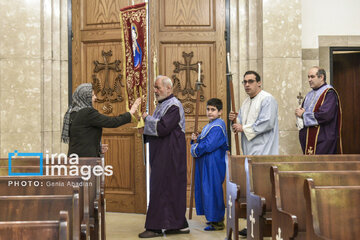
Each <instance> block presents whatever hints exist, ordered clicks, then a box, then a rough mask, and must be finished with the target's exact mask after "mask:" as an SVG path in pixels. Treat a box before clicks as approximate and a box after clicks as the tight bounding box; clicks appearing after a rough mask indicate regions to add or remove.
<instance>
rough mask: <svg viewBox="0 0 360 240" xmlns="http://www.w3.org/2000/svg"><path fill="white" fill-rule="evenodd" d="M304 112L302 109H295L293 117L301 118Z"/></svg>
mask: <svg viewBox="0 0 360 240" xmlns="http://www.w3.org/2000/svg"><path fill="white" fill-rule="evenodd" d="M304 112H305V109H304V108H297V109H296V110H295V115H296V116H297V117H300V118H301V117H302V115H303V114H304Z"/></svg>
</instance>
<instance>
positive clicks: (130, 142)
mask: <svg viewBox="0 0 360 240" xmlns="http://www.w3.org/2000/svg"><path fill="white" fill-rule="evenodd" d="M140 2H142V1H135V4H136V3H140ZM129 4H131V1H124V0H87V1H85V0H73V1H72V29H73V44H72V61H73V73H72V82H73V91H74V90H75V89H76V87H77V86H78V85H79V84H81V83H84V82H91V83H93V82H94V81H96V82H97V84H96V85H97V86H98V90H99V92H98V93H97V97H98V101H99V102H97V103H96V104H95V106H94V107H95V108H96V109H98V110H99V112H101V113H102V114H106V115H109V116H116V115H119V114H121V113H124V112H125V111H126V110H125V109H126V108H125V99H124V95H125V89H124V87H123V86H124V85H125V83H124V77H123V76H122V73H123V70H122V64H121V63H119V62H117V61H120V62H122V61H123V59H122V56H123V54H122V47H121V41H122V40H121V30H120V23H119V20H120V19H119V13H120V9H121V8H123V7H126V6H128V5H129ZM104 87H105V88H111V89H112V90H117V91H115V92H113V95H112V96H110V95H106V94H105V95H104V94H102V92H101V91H102V90H103V89H104ZM134 127H135V124H134V123H131V124H127V125H124V126H122V127H119V128H116V129H103V139H102V142H103V143H106V144H109V151H108V152H107V153H106V154H105V161H106V165H112V166H113V176H110V177H106V180H105V198H106V203H107V210H108V211H116V212H132V213H133V212H135V213H145V212H146V189H145V187H146V184H145V167H144V161H143V153H142V151H143V149H142V138H141V136H140V135H139V134H138V132H137V130H136V129H134Z"/></svg>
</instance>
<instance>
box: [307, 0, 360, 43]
mask: <svg viewBox="0 0 360 240" xmlns="http://www.w3.org/2000/svg"><path fill="white" fill-rule="evenodd" d="M319 35H360V0H302V48H318V36H319Z"/></svg>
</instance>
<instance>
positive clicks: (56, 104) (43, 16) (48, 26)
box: [0, 0, 68, 157]
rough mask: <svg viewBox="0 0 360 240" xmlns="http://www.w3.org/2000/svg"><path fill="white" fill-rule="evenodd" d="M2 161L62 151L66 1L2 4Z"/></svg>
mask: <svg viewBox="0 0 360 240" xmlns="http://www.w3.org/2000/svg"><path fill="white" fill-rule="evenodd" d="M0 16H1V20H0V29H1V34H0V101H1V105H0V112H1V115H0V137H1V138H0V149H1V152H0V156H1V157H7V156H8V153H9V152H13V151H14V150H18V151H19V152H39V151H40V152H45V151H46V150H48V151H49V152H52V153H55V152H56V153H59V152H66V146H65V145H63V144H61V143H60V136H61V126H62V118H63V114H64V112H65V111H66V109H67V106H68V44H67V32H68V31H67V29H68V25H67V24H68V23H67V0H26V1H24V0H13V1H0Z"/></svg>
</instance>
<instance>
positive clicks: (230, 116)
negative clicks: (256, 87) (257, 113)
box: [229, 111, 238, 121]
mask: <svg viewBox="0 0 360 240" xmlns="http://www.w3.org/2000/svg"><path fill="white" fill-rule="evenodd" d="M237 115H238V113H236V112H233V111H231V112H230V113H229V120H230V121H234V120H235V119H236V117H237Z"/></svg>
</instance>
